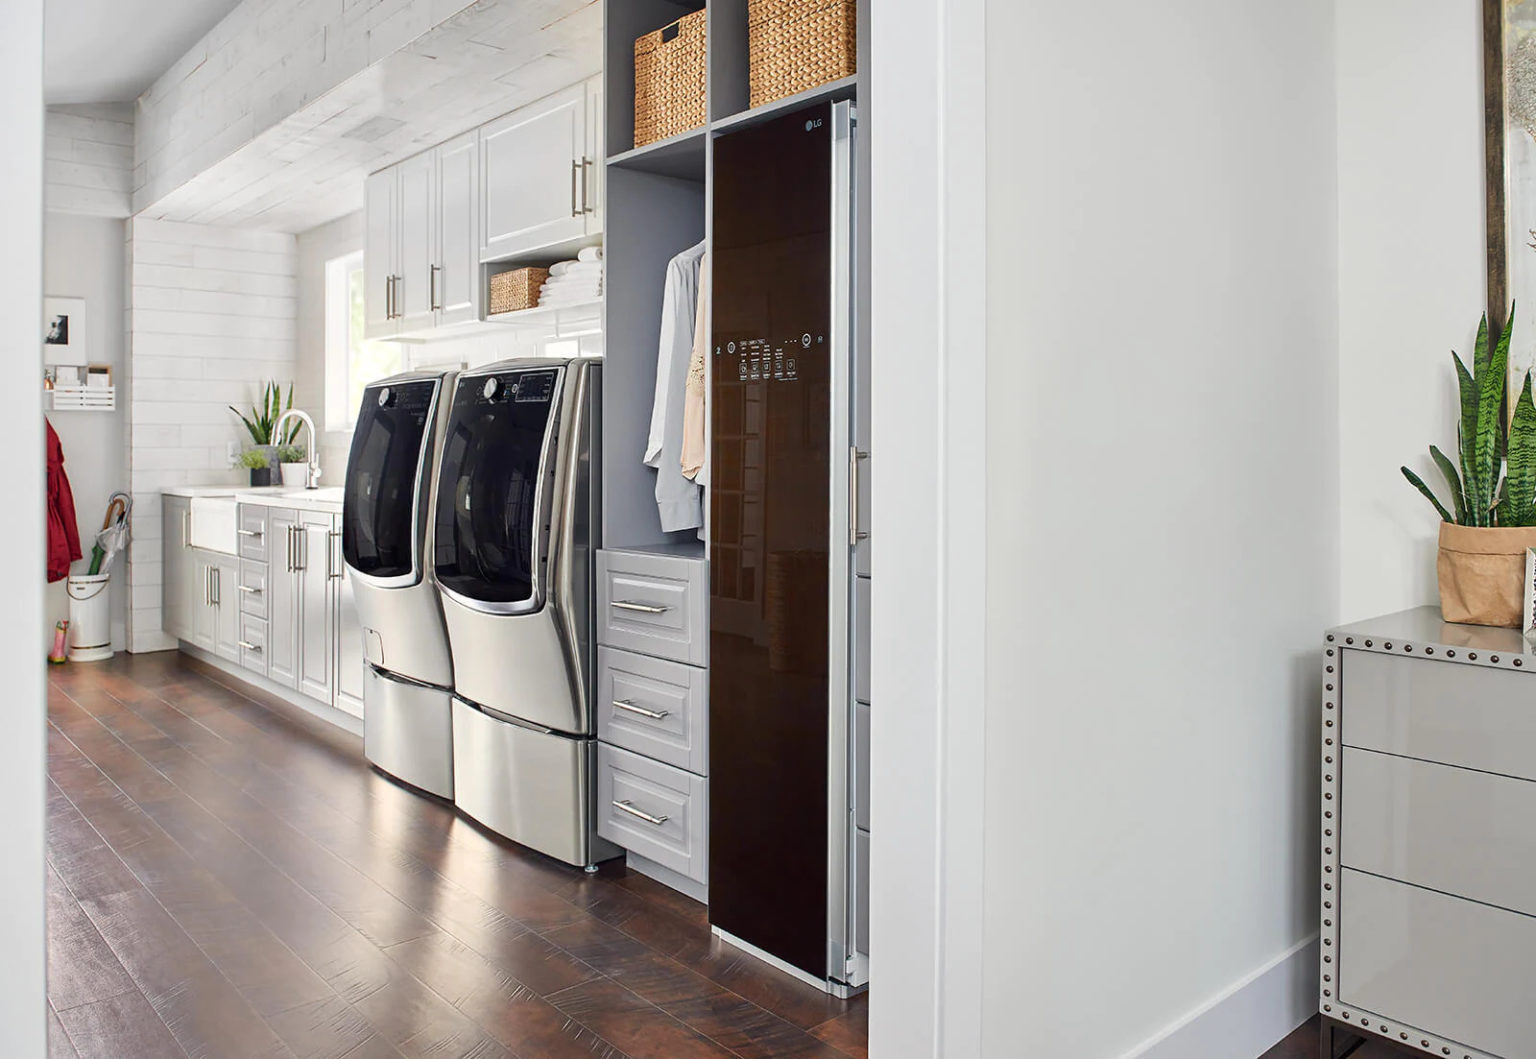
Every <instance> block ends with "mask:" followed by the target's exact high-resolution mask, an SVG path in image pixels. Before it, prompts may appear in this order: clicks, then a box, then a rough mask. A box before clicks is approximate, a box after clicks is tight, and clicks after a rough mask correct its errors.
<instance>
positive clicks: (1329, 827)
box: [1318, 633, 1525, 1059]
mask: <svg viewBox="0 0 1536 1059" xmlns="http://www.w3.org/2000/svg"><path fill="white" fill-rule="evenodd" d="M1355 641H1356V638H1355V637H1354V636H1346V637H1344V645H1345V646H1346V647H1352V648H1354V649H1355V650H1361V649H1363V650H1366V651H1370V652H1373V653H1376V654H1399V653H1401V654H1413V653H1414V650H1415V647H1417V648H1418V649H1419V653H1420V654H1424V655H1429V656H1433V655H1434V653H1435V651H1434V648H1433V647H1432V646H1430V645H1427V644H1418V645H1416V644H1413V643H1403V642H1402V641H1397V642H1395V643H1394V642H1392V641H1386V640H1383V641H1382V642H1381V643H1380V645H1379V646H1378V645H1377V644H1376V643H1375V642H1374V641H1373V640H1369V639H1368V640H1365V641H1364V643H1363V644H1357V643H1356V642H1355ZM1335 642H1336V634H1334V633H1328V634H1326V636H1325V637H1324V643H1325V646H1324V648H1323V681H1322V684H1323V688H1322V691H1323V696H1322V698H1323V752H1322V757H1323V765H1324V768H1323V769H1322V770H1321V775H1322V781H1323V783H1322V795H1323V797H1322V802H1323V805H1324V806H1325V808H1324V809H1323V825H1322V832H1323V834H1322V843H1321V848H1322V865H1323V870H1322V878H1323V884H1322V886H1323V890H1322V897H1321V904H1322V915H1321V917H1320V918H1321V930H1320V931H1319V934H1320V938H1321V942H1322V944H1321V945H1320V946H1319V948H1320V950H1321V952H1322V959H1321V964H1320V969H1319V976H1320V981H1319V984H1318V1010H1320V1011H1321V1012H1322V1013H1323V1014H1325V1015H1327V1016H1328V1017H1329V1018H1337V1019H1338V1020H1339V1021H1341V1022H1344V1023H1346V1024H1349V1025H1357V1026H1359V1027H1360V1028H1361V1029H1362V1030H1370V1029H1372V1028H1374V1030H1375V1032H1376V1033H1378V1034H1380V1035H1382V1036H1391V1035H1392V1034H1394V1033H1396V1035H1397V1040H1398V1041H1400V1042H1403V1044H1404V1046H1406V1047H1408V1048H1413V1047H1414V1046H1415V1040H1414V1038H1417V1047H1418V1048H1419V1049H1420V1050H1422V1051H1425V1052H1431V1053H1434V1052H1438V1054H1440V1055H1441V1056H1455V1055H1460V1056H1461V1057H1462V1059H1498V1057H1497V1056H1494V1055H1490V1054H1489V1053H1486V1052H1482V1051H1475V1050H1470V1051H1469V1050H1464V1046H1462V1045H1460V1044H1455V1043H1454V1042H1449V1041H1446V1040H1444V1039H1441V1038H1438V1037H1434V1036H1431V1035H1429V1034H1428V1033H1426V1032H1425V1031H1424V1030H1421V1029H1418V1028H1416V1027H1408V1028H1407V1029H1404V1028H1402V1027H1401V1026H1394V1024H1392V1023H1391V1022H1389V1021H1385V1020H1383V1019H1382V1018H1381V1017H1380V1016H1378V1015H1375V1014H1372V1013H1369V1012H1360V1011H1358V1010H1355V1011H1350V1010H1343V1011H1340V1012H1339V1013H1338V1014H1337V1015H1334V1013H1333V1000H1334V999H1335V998H1334V996H1333V991H1334V985H1335V983H1334V979H1333V974H1334V969H1333V968H1334V952H1335V951H1336V950H1337V947H1338V942H1339V917H1338V916H1336V915H1334V914H1333V881H1332V880H1334V879H1336V878H1338V877H1339V872H1340V869H1341V865H1340V862H1339V858H1340V855H1339V851H1340V850H1341V849H1342V844H1341V843H1339V842H1336V841H1334V828H1333V823H1332V821H1333V818H1334V817H1333V810H1332V808H1327V807H1331V806H1333V805H1335V804H1337V803H1338V796H1339V788H1340V779H1339V774H1340V773H1341V772H1342V769H1341V768H1334V767H1329V766H1333V765H1335V761H1334V754H1333V747H1334V740H1333V736H1332V735H1331V734H1330V732H1331V730H1332V729H1334V727H1335V724H1334V721H1335V718H1336V717H1337V716H1338V712H1339V697H1338V694H1337V689H1338V688H1339V687H1340V686H1342V680H1343V679H1345V678H1347V677H1348V674H1347V672H1344V671H1343V666H1344V662H1345V660H1346V659H1345V657H1344V656H1343V655H1341V654H1339V653H1338V651H1337V649H1336V648H1335V647H1333V646H1332V645H1333V644H1334V643H1335ZM1445 659H1446V660H1448V661H1454V662H1455V663H1456V664H1458V665H1477V666H1483V667H1488V666H1493V667H1496V668H1499V669H1523V668H1524V666H1525V663H1524V661H1523V660H1522V659H1520V658H1514V657H1508V658H1507V657H1505V656H1503V655H1496V654H1494V655H1488V656H1487V658H1486V659H1485V660H1481V659H1479V656H1478V653H1477V652H1476V651H1468V652H1466V656H1465V658H1464V659H1463V658H1458V657H1457V653H1456V651H1455V650H1453V649H1451V648H1446V649H1445ZM1336 668H1337V670H1338V672H1337V673H1336ZM1338 764H1340V765H1342V762H1339V763H1338ZM1373 1023H1374V1027H1373ZM1394 1043H1397V1042H1394Z"/></svg>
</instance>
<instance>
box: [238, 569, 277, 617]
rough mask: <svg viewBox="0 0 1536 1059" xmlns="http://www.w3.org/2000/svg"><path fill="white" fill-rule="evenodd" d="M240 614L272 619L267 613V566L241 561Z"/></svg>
mask: <svg viewBox="0 0 1536 1059" xmlns="http://www.w3.org/2000/svg"><path fill="white" fill-rule="evenodd" d="M235 591H236V592H238V593H240V613H241V614H249V615H250V616H251V617H253V618H266V617H270V615H268V613H267V564H266V563H257V562H252V561H251V560H249V559H241V560H240V583H239V584H238V585H237V586H235Z"/></svg>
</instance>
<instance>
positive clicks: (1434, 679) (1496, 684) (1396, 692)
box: [1339, 649, 1536, 779]
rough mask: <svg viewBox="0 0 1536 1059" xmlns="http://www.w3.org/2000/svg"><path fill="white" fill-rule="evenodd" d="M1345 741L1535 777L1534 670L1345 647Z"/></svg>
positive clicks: (1467, 765)
mask: <svg viewBox="0 0 1536 1059" xmlns="http://www.w3.org/2000/svg"><path fill="white" fill-rule="evenodd" d="M1341 660H1342V666H1341V672H1340V674H1339V676H1340V678H1341V681H1342V689H1341V690H1342V691H1343V700H1342V702H1341V703H1340V706H1341V709H1342V711H1343V726H1344V743H1345V745H1347V746H1356V747H1363V748H1365V749H1367V750H1380V751H1383V752H1385V753H1388V754H1402V755H1403V756H1405V757H1416V758H1422V759H1423V760H1425V761H1440V762H1444V763H1445V764H1447V765H1463V766H1465V767H1467V768H1475V769H1481V770H1483V771H1484V772H1498V773H1502V774H1504V775H1506V776H1519V777H1521V778H1523V779H1536V674H1527V673H1521V672H1515V671H1514V670H1508V669H1493V668H1491V667H1487V668H1485V667H1481V666H1477V665H1471V664H1462V663H1459V662H1439V661H1433V660H1430V659H1423V658H1406V657H1401V656H1393V655H1383V654H1378V653H1375V652H1371V651H1356V650H1349V649H1346V650H1345V651H1343V652H1342V655H1341Z"/></svg>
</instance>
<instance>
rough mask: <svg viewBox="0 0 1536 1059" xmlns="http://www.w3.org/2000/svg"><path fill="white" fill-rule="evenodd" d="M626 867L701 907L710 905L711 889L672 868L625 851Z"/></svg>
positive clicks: (631, 851) (630, 851)
mask: <svg viewBox="0 0 1536 1059" xmlns="http://www.w3.org/2000/svg"><path fill="white" fill-rule="evenodd" d="M624 866H625V867H627V868H629V869H630V870H631V871H637V872H639V873H640V874H641V875H644V876H645V877H646V878H648V879H655V880H656V881H657V882H659V883H661V885H663V886H666V887H669V888H671V889H673V890H676V891H677V892H678V893H680V894H683V895H685V896H687V897H691V898H693V899H694V900H695V901H697V902H699V904H701V905H707V904H709V887H708V886H706V885H705V884H704V883H701V882H695V881H694V880H693V879H690V878H688V876H686V875H684V874H682V873H681V872H678V871H673V870H672V869H671V868H668V867H665V866H664V865H661V864H657V863H656V862H655V861H654V860H651V859H650V858H649V857H642V856H641V855H640V854H638V853H636V852H634V851H633V850H625V851H624Z"/></svg>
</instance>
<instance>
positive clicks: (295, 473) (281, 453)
mask: <svg viewBox="0 0 1536 1059" xmlns="http://www.w3.org/2000/svg"><path fill="white" fill-rule="evenodd" d="M277 459H278V464H279V466H281V467H282V469H283V470H282V474H283V485H285V486H288V487H289V488H299V489H302V488H304V487H305V486H306V485H308V484H309V456H308V454H307V453H306V452H305V451H304V446H303V445H279V446H278V447H277Z"/></svg>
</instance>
